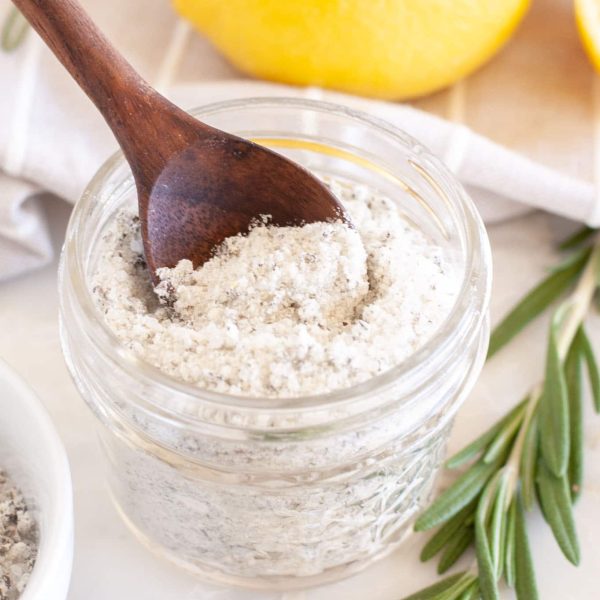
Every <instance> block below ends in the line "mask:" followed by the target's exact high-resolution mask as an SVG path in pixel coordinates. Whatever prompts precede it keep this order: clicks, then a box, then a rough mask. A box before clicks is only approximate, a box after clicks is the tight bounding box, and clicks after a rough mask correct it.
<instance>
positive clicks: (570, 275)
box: [488, 249, 591, 359]
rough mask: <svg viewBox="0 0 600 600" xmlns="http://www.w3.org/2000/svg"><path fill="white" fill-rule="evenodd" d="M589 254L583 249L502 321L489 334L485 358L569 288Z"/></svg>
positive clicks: (531, 292) (489, 356)
mask: <svg viewBox="0 0 600 600" xmlns="http://www.w3.org/2000/svg"><path fill="white" fill-rule="evenodd" d="M590 252H591V251H590V250H589V249H586V251H585V252H582V253H580V255H579V256H578V257H577V258H576V260H574V261H571V262H570V263H569V264H566V265H564V266H563V268H562V269H558V270H555V271H554V272H552V273H550V275H548V276H547V277H546V278H545V279H544V280H543V281H542V282H541V283H539V284H538V285H537V286H536V287H534V288H533V289H532V290H531V291H530V292H529V293H528V294H527V295H526V296H525V297H524V298H523V299H522V300H521V301H520V302H519V303H518V304H517V305H516V306H515V307H514V308H513V309H512V310H511V311H510V312H509V313H508V314H507V315H506V316H505V317H504V319H502V321H501V322H500V323H499V324H498V325H497V326H496V328H495V329H494V331H493V332H492V336H491V338H490V347H489V350H488V359H489V358H491V357H492V356H493V355H494V354H496V352H498V350H500V348H502V347H503V346H505V345H506V344H507V343H508V342H510V340H512V339H513V338H514V337H515V336H516V335H517V334H518V333H519V332H520V331H521V330H522V329H524V328H525V326H527V325H528V324H529V323H530V322H531V321H533V320H534V319H535V318H536V317H537V316H539V315H540V314H541V313H542V312H543V311H544V310H545V309H546V308H548V307H549V306H550V305H551V304H552V303H553V302H554V301H555V300H556V299H557V298H558V297H559V296H561V295H562V294H563V293H564V292H566V291H567V289H569V287H570V286H571V284H572V283H573V282H574V281H575V279H576V278H577V276H578V275H579V274H580V273H581V271H582V270H583V268H584V266H585V264H586V262H587V259H588V257H589V255H590Z"/></svg>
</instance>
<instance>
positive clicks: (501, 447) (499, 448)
mask: <svg viewBox="0 0 600 600" xmlns="http://www.w3.org/2000/svg"><path fill="white" fill-rule="evenodd" d="M525 408H526V407H525V404H524V403H521V404H520V405H519V407H518V410H517V411H516V412H515V414H514V416H513V418H512V419H510V420H509V421H508V422H507V423H506V424H505V425H504V427H502V428H501V430H500V431H498V433H497V434H496V438H495V439H494V441H493V442H492V443H491V444H490V446H489V448H488V449H487V451H486V453H485V454H484V456H483V462H485V463H491V462H493V461H495V460H496V459H497V458H498V456H499V455H500V454H501V453H502V452H504V451H505V450H506V449H507V447H508V446H509V444H511V443H512V441H513V440H514V438H515V435H516V434H517V431H518V429H519V427H520V426H521V423H522V422H523V415H524V414H525Z"/></svg>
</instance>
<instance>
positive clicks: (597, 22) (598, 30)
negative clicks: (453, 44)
mask: <svg viewBox="0 0 600 600" xmlns="http://www.w3.org/2000/svg"><path fill="white" fill-rule="evenodd" d="M575 19H576V21H577V26H578V27H579V31H580V33H581V39H582V40H583V45H584V46H585V49H586V51H587V53H588V55H589V57H590V59H591V61H592V63H593V65H594V67H596V70H598V71H600V0H575Z"/></svg>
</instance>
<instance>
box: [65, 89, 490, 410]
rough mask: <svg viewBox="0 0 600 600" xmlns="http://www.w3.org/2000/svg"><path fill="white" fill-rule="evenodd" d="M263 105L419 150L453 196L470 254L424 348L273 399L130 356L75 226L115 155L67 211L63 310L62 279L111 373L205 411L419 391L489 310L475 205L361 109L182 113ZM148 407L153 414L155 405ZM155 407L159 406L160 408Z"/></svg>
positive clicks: (293, 102) (435, 162) (441, 169)
mask: <svg viewBox="0 0 600 600" xmlns="http://www.w3.org/2000/svg"><path fill="white" fill-rule="evenodd" d="M261 108H262V109H264V108H273V109H302V110H308V111H314V112H317V113H324V114H330V115H336V116H338V117H341V118H344V119H348V120H351V121H355V122H357V123H360V124H361V125H362V126H365V127H368V128H372V129H373V130H374V131H377V132H378V133H379V134H381V135H383V136H384V137H386V138H388V139H393V140H395V141H396V142H397V143H399V144H400V145H401V146H405V147H409V148H411V149H412V150H413V151H415V152H418V153H419V156H420V158H421V159H422V160H423V161H424V162H426V163H427V165H428V166H430V167H431V168H433V169H434V170H435V171H436V173H437V174H439V175H440V176H441V177H442V178H443V179H444V181H446V182H447V183H448V184H449V185H450V186H451V188H452V198H453V201H454V202H455V206H456V210H458V211H459V213H460V214H459V215H458V217H460V219H461V220H462V222H463V225H464V227H465V231H464V234H465V235H466V236H467V240H468V243H469V253H468V255H467V260H466V263H465V271H464V274H463V278H462V281H461V284H460V288H459V292H458V294H457V298H456V300H455V303H454V305H453V306H452V308H451V310H450V311H449V313H448V315H447V316H446V318H445V320H444V321H443V323H442V324H441V325H440V327H439V328H438V329H437V330H436V332H435V333H434V334H433V335H432V336H431V338H429V339H428V340H427V341H426V342H425V343H424V344H423V346H421V347H420V348H419V349H418V350H417V351H416V352H414V353H413V354H411V355H410V356H409V357H408V358H407V359H406V360H404V361H402V362H401V363H400V364H398V365H395V366H394V367H392V368H390V369H389V370H387V371H385V372H383V373H381V374H378V375H376V376H374V377H372V378H370V379H368V380H367V381H364V382H360V383H357V384H354V385H352V386H349V387H347V388H342V389H339V390H334V391H329V392H324V393H318V394H313V395H307V396H293V397H278V398H273V397H258V396H244V395H236V394H227V393H222V392H216V391H213V390H209V389H204V388H200V387H198V386H197V385H195V384H193V383H186V382H181V381H179V380H177V379H176V378H174V377H171V376H169V375H167V374H165V373H163V372H162V371H160V369H158V368H157V367H155V366H154V365H152V364H150V363H147V362H145V361H144V360H143V359H141V358H139V357H137V356H135V355H133V354H132V353H131V352H129V351H127V350H126V349H125V348H124V346H123V345H122V343H121V342H120V341H119V340H118V338H117V336H116V334H114V332H113V331H112V330H111V329H110V328H109V326H108V325H107V324H106V323H105V322H104V320H103V319H102V318H101V315H100V314H99V312H98V309H97V307H96V305H95V303H94V300H93V298H92V295H91V291H90V289H89V287H88V286H87V284H86V277H85V273H84V272H83V267H82V260H81V255H80V249H79V247H78V242H77V234H78V232H79V231H80V230H81V227H80V225H81V222H82V220H83V219H84V218H85V217H86V213H85V211H86V209H87V207H88V206H89V205H91V203H92V201H93V199H94V194H95V193H96V192H97V190H98V189H100V188H101V187H102V185H103V184H104V182H105V179H106V178H108V177H109V176H110V175H111V174H112V173H113V172H114V171H115V170H116V169H117V168H118V166H119V164H122V163H124V161H125V159H124V156H123V154H122V152H121V151H118V152H116V153H115V154H113V155H112V156H111V157H110V158H109V159H108V160H107V161H106V162H105V163H104V164H103V165H102V166H101V167H100V169H99V170H98V171H97V172H96V174H95V175H94V177H93V178H92V180H91V181H90V182H89V183H88V186H87V187H86V189H85V190H84V192H83V194H82V196H81V198H80V199H79V201H78V202H77V203H76V204H75V207H74V209H73V212H72V214H71V219H70V221H69V226H68V229H67V236H66V238H65V245H64V247H63V252H62V257H61V267H60V272H61V275H60V276H59V290H60V294H61V296H62V298H61V305H64V302H65V300H64V295H65V293H64V290H63V289H62V287H63V286H62V283H61V282H60V280H62V279H64V278H66V277H68V278H69V279H70V285H71V286H73V290H74V293H75V295H76V297H77V299H78V300H77V301H78V303H79V305H80V310H81V314H82V315H83V316H84V318H85V320H86V325H87V326H89V327H90V328H91V329H90V331H88V332H87V333H88V335H93V340H92V341H93V343H94V345H95V346H96V347H98V348H99V350H100V352H101V353H102V354H103V355H104V356H107V357H109V358H110V360H111V361H113V362H114V364H115V366H116V367H117V368H119V369H120V370H123V371H124V372H126V373H127V374H128V375H129V376H130V377H131V378H133V379H135V380H137V381H139V382H142V383H143V384H144V385H150V386H152V387H154V388H157V389H160V390H163V391H164V392H165V393H173V392H175V393H178V394H181V397H182V398H186V399H190V400H191V401H192V402H193V403H194V404H195V405H196V406H198V407H206V408H207V409H208V410H213V409H216V410H219V411H220V410H225V409H230V410H236V411H243V412H255V411H256V412H262V411H266V412H267V413H268V414H275V413H276V414H278V415H280V416H283V415H285V414H288V413H289V414H295V413H306V412H313V411H315V410H324V411H327V410H329V409H331V408H334V407H337V408H341V407H343V406H345V407H348V406H349V405H351V404H353V403H356V404H362V403H363V402H365V399H367V400H366V403H367V404H368V406H369V407H372V402H371V401H369V400H368V398H369V397H370V396H371V395H372V394H373V393H384V392H385V391H387V390H388V389H389V388H391V387H394V386H396V387H397V385H398V381H399V380H403V381H404V382H405V387H406V389H411V390H417V389H419V387H420V386H422V385H423V382H424V381H427V379H428V373H427V372H426V371H427V370H426V369H425V368H424V365H425V364H426V363H428V362H430V361H431V362H433V359H436V360H439V361H443V360H445V358H446V357H447V356H448V355H449V354H450V353H451V351H452V348H451V347H452V342H453V341H455V340H454V339H449V338H450V337H452V336H454V338H460V337H461V335H460V334H461V333H462V331H461V330H463V329H465V328H467V329H469V330H470V331H471V332H476V331H479V329H480V328H481V327H482V324H483V322H484V320H485V316H486V314H487V311H488V308H489V301H490V296H491V281H492V261H491V249H490V245H489V240H488V237H487V232H486V229H485V226H484V224H483V221H482V220H481V217H480V215H479V213H478V211H477V209H476V207H475V204H474V202H473V200H472V199H471V197H470V196H469V195H468V194H467V192H466V191H465V189H464V187H463V185H462V184H461V182H460V181H459V180H458V179H457V178H456V177H455V176H454V175H453V174H452V173H451V172H450V170H449V168H448V167H447V166H446V165H445V164H444V163H443V162H442V161H441V160H440V159H439V158H438V157H436V156H435V155H434V154H433V153H431V152H430V151H429V150H428V149H427V148H426V147H425V146H424V145H423V144H422V143H421V142H419V141H418V140H417V139H415V138H414V137H412V136H411V135H409V134H408V133H406V132H405V131H404V130H402V129H401V128H399V127H397V126H395V125H393V124H392V123H390V122H388V121H386V120H385V119H381V118H379V117H376V116H373V115H372V114H369V113H366V112H364V111H362V110H356V109H354V108H351V107H348V106H345V105H342V104H338V103H333V102H329V101H323V100H311V99H306V98H300V97H288V96H266V97H261V96H258V97H244V98H238V99H233V100H225V101H218V102H213V103H208V104H204V105H202V106H199V107H195V108H192V109H190V110H189V111H188V112H190V114H192V116H194V117H196V118H207V117H209V116H211V115H214V114H217V113H221V112H226V111H234V110H239V109H261ZM67 255H69V258H68V259H67V258H66V256H67ZM71 255H72V256H71ZM67 263H68V264H67ZM478 270H480V271H481V273H480V276H481V279H480V280H479V281H478V282H475V281H474V276H473V273H474V272H476V271H478ZM474 287H478V288H479V291H478V294H477V295H478V302H477V303H476V304H477V306H476V307H475V310H473V312H474V314H466V313H467V308H466V307H473V305H474V302H473V299H472V298H471V294H472V293H473V289H474ZM61 310H62V309H61ZM90 332H91V333H90ZM63 352H64V344H63ZM401 395H402V397H403V398H406V396H408V394H407V393H405V392H403V393H402V394H401ZM150 408H151V410H156V407H150ZM161 410H164V409H163V408H161ZM176 416H177V417H178V418H180V417H181V416H182V415H180V414H177V415H176Z"/></svg>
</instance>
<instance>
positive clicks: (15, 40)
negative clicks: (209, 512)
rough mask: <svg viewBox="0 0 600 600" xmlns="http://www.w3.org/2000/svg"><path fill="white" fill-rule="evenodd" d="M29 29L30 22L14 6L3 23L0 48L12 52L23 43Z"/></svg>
mask: <svg viewBox="0 0 600 600" xmlns="http://www.w3.org/2000/svg"><path fill="white" fill-rule="evenodd" d="M28 31H29V23H28V22H27V20H26V19H25V17H24V16H23V15H22V14H21V13H20V12H19V10H18V9H17V8H16V7H14V6H13V7H12V8H11V9H10V11H9V12H8V16H7V17H6V19H5V21H4V24H3V25H2V33H1V34H0V48H2V50H4V51H5V52H12V51H13V50H15V49H16V48H18V47H19V46H20V45H21V43H22V42H23V40H24V39H25V36H26V35H27V32H28Z"/></svg>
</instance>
